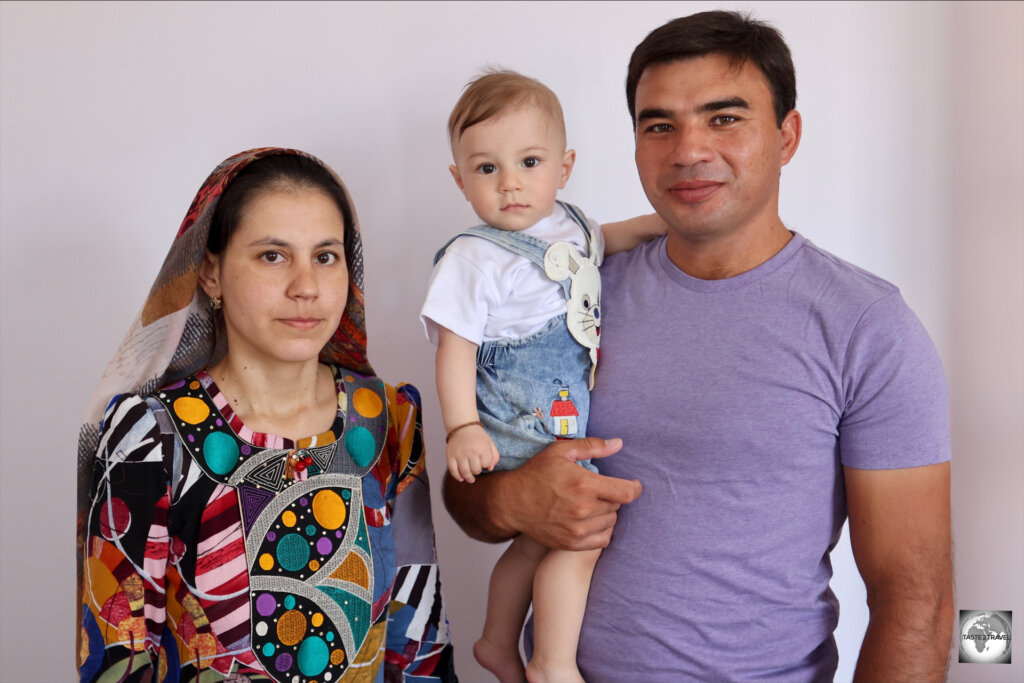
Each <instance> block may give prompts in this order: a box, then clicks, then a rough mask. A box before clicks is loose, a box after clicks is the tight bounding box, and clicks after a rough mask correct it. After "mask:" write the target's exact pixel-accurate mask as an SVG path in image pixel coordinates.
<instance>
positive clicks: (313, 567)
mask: <svg viewBox="0 0 1024 683" xmlns="http://www.w3.org/2000/svg"><path fill="white" fill-rule="evenodd" d="M318 569H320V562H319V561H318V560H310V561H309V570H310V571H314V572H315V571H316V570H318Z"/></svg>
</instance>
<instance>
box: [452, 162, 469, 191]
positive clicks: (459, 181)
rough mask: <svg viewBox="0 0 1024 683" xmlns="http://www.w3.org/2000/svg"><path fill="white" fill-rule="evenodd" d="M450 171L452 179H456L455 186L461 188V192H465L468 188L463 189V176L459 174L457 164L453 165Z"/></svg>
mask: <svg viewBox="0 0 1024 683" xmlns="http://www.w3.org/2000/svg"><path fill="white" fill-rule="evenodd" d="M448 170H449V171H450V172H451V174H452V178H454V179H455V184H456V185H458V186H459V189H460V190H462V191H463V192H465V191H466V188H465V187H463V185H462V174H461V173H459V167H458V166H456V165H455V164H451V165H450V166H448Z"/></svg>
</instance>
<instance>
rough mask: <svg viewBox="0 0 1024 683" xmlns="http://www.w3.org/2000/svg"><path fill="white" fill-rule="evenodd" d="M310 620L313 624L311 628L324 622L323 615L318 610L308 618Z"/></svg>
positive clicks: (318, 626) (317, 626)
mask: <svg viewBox="0 0 1024 683" xmlns="http://www.w3.org/2000/svg"><path fill="white" fill-rule="evenodd" d="M310 622H311V623H312V624H313V628H320V627H321V626H323V623H324V615H323V614H321V613H320V612H317V613H316V614H314V615H313V617H312V618H311V619H310Z"/></svg>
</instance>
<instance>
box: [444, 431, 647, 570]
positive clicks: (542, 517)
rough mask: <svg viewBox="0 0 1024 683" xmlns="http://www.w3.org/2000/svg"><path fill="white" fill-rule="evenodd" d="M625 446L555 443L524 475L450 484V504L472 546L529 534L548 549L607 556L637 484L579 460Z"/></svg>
mask: <svg viewBox="0 0 1024 683" xmlns="http://www.w3.org/2000/svg"><path fill="white" fill-rule="evenodd" d="M621 447H622V442H621V441H620V440H619V439H611V440H608V441H605V440H603V439H597V438H593V437H588V438H586V439H573V440H565V441H556V442H554V443H553V444H551V445H550V446H548V447H547V448H545V449H544V450H543V451H541V452H540V453H538V454H537V455H535V456H533V457H532V458H531V459H530V460H529V461H527V462H526V464H524V465H523V466H522V467H520V468H519V469H516V470H512V471H504V472H494V473H492V474H487V475H484V476H481V477H479V478H477V480H476V482H474V483H472V484H469V483H464V482H458V481H455V479H453V478H452V477H451V476H450V475H446V476H445V478H444V503H445V507H446V508H447V509H448V512H449V514H451V516H452V518H453V519H454V520H455V522H456V523H457V524H458V525H459V526H460V527H461V528H462V530H463V531H465V532H466V534H467V535H468V536H470V537H471V538H475V539H476V540H478V541H484V542H487V543H497V542H500V541H504V540H507V539H509V538H511V537H513V536H515V535H517V534H520V533H523V534H526V535H527V536H529V537H530V538H532V539H534V540H535V541H537V542H538V543H540V544H542V545H544V546H547V547H549V548H560V549H568V550H591V549H594V548H604V547H606V546H607V545H608V543H609V541H610V540H611V536H612V528H613V527H614V526H615V520H616V516H617V515H616V512H617V510H618V509H619V507H620V506H621V505H623V504H625V503H630V502H632V501H634V500H636V498H637V497H638V496H639V495H640V493H641V490H642V487H641V486H640V482H638V481H636V480H632V481H630V480H627V479H616V478H614V477H604V476H601V475H599V474H594V473H593V472H588V471H587V470H585V469H583V468H582V467H580V466H579V465H577V464H576V463H575V462H573V460H586V459H588V458H603V457H605V456H608V455H611V454H613V453H615V452H617V451H618V450H619V449H620V448H621Z"/></svg>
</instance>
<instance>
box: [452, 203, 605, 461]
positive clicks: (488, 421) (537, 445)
mask: <svg viewBox="0 0 1024 683" xmlns="http://www.w3.org/2000/svg"><path fill="white" fill-rule="evenodd" d="M559 204H560V205H561V206H562V207H563V208H565V210H566V212H567V213H568V214H569V216H570V217H571V218H572V219H573V220H574V221H575V222H576V223H577V224H578V225H579V226H580V228H581V229H582V230H583V234H584V235H585V236H586V242H587V251H588V253H589V252H590V250H591V249H593V245H592V243H591V234H590V227H589V226H588V225H587V222H586V220H584V219H583V217H582V214H581V213H580V212H579V209H576V207H574V206H571V205H569V204H565V203H563V202H559ZM463 235H474V236H476V237H482V238H484V239H486V240H489V241H491V242H493V243H495V244H497V245H499V246H502V247H505V248H506V249H508V250H510V251H512V252H515V253H516V254H519V255H520V256H523V257H525V258H527V259H529V260H530V261H532V262H533V263H534V264H536V266H537V267H538V268H540V270H541V272H543V271H544V253H545V252H546V251H547V249H548V247H549V246H550V245H549V244H548V243H547V242H545V241H544V240H541V239H538V238H536V237H533V236H531V235H523V234H521V233H519V232H512V231H507V230H499V229H497V228H493V227H491V226H489V225H481V226H477V227H475V228H470V229H469V230H467V231H465V232H462V233H460V234H459V235H456V236H455V237H453V238H452V239H451V240H449V241H448V243H447V244H445V245H444V246H443V247H442V248H441V249H440V250H439V251H438V252H437V255H436V256H435V257H434V263H435V264H436V263H437V262H438V261H439V260H441V257H442V256H444V253H445V251H446V250H447V249H448V247H449V246H451V243H452V242H454V241H455V240H456V239H458V238H459V237H461V236H463ZM560 284H561V285H562V290H563V292H564V293H565V296H566V299H568V298H569V279H568V278H566V279H565V280H563V281H562V282H561V283H560ZM476 359H477V361H476V362H477V365H476V405H477V410H478V412H479V413H480V421H481V422H482V423H483V425H484V428H485V429H486V430H487V433H488V434H489V435H490V437H491V439H492V440H493V441H494V445H495V446H496V447H497V449H498V453H499V454H500V455H501V459H500V460H499V461H498V464H497V466H495V468H494V469H495V470H512V469H516V468H517V467H519V466H520V465H522V464H523V463H524V462H526V461H527V460H528V459H530V458H531V457H532V456H534V455H535V454H537V453H538V452H539V451H540V450H542V449H543V448H544V447H545V446H547V445H548V444H550V443H551V442H552V441H554V440H555V439H578V438H582V437H584V436H586V429H587V418H588V416H589V414H590V392H589V388H588V387H589V384H588V383H589V378H590V371H591V359H590V356H589V352H588V350H587V349H586V348H584V347H583V346H582V345H581V344H580V343H579V342H577V341H576V340H575V339H573V337H572V335H571V334H570V333H569V329H568V327H567V326H566V316H565V314H564V313H563V314H561V315H558V316H555V317H554V318H552V319H551V320H549V321H548V322H547V323H546V324H545V325H544V327H543V328H542V329H540V330H539V331H537V332H534V333H533V334H531V335H529V336H526V337H520V338H516V339H499V340H496V341H484V342H482V343H481V344H480V348H479V349H478V350H477V356H476ZM580 464H581V465H582V466H583V467H585V468H587V469H589V470H591V471H592V472H596V471H597V469H596V468H595V467H594V466H593V465H592V464H591V463H590V461H589V460H586V461H580Z"/></svg>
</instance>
